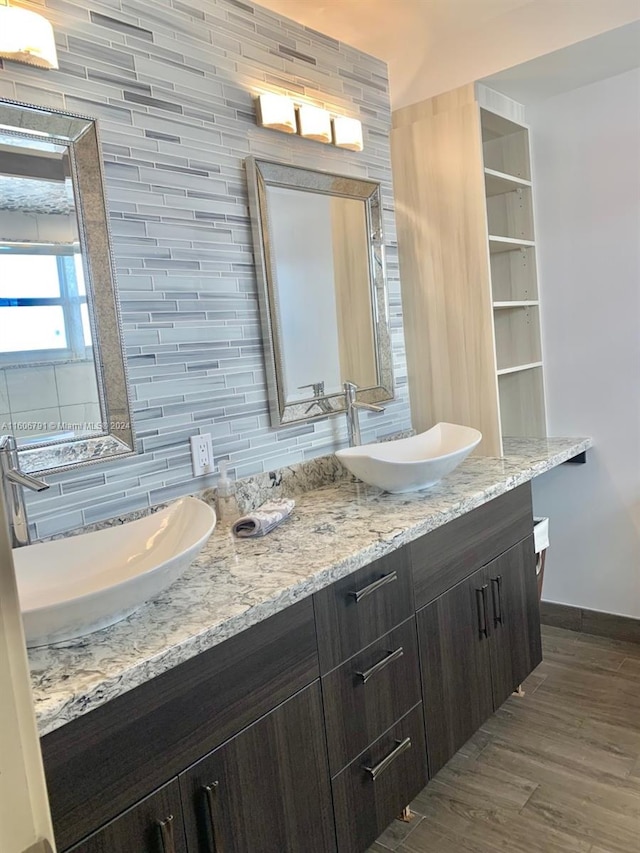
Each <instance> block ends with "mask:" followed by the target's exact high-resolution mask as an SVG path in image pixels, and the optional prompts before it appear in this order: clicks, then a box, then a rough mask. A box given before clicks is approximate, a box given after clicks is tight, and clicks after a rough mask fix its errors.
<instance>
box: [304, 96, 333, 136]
mask: <svg viewBox="0 0 640 853" xmlns="http://www.w3.org/2000/svg"><path fill="white" fill-rule="evenodd" d="M298 133H299V134H300V136H304V138H305V139H314V140H315V141H316V142H331V115H330V114H329V113H328V112H327V110H323V109H321V108H320V107H314V106H312V105H311V104H301V105H300V106H299V107H298Z"/></svg>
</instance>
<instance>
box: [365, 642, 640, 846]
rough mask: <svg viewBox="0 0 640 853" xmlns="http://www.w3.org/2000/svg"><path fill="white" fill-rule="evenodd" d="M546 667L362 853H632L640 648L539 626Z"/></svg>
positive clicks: (638, 835)
mask: <svg viewBox="0 0 640 853" xmlns="http://www.w3.org/2000/svg"><path fill="white" fill-rule="evenodd" d="M543 643H544V661H543V663H541V664H540V666H539V667H538V668H537V669H536V671H535V672H534V673H533V674H532V675H531V676H530V677H529V679H528V680H527V682H526V684H525V691H526V695H525V696H524V697H522V698H518V697H511V698H510V699H508V700H507V702H506V703H505V704H504V705H503V706H502V708H500V710H499V711H497V713H495V714H494V715H493V716H492V717H491V718H490V719H489V720H487V722H486V723H485V725H484V726H483V727H482V729H481V730H480V731H479V732H477V733H476V735H474V737H473V738H472V739H471V740H470V741H469V742H468V743H466V744H465V746H464V747H463V748H462V749H461V750H460V751H459V752H458V753H457V754H456V755H455V756H454V757H453V758H452V759H451V761H449V763H448V764H447V765H446V767H444V768H443V769H442V770H441V771H440V772H439V773H438V774H437V776H436V777H435V778H434V779H433V780H432V781H431V782H430V783H429V785H428V787H426V788H425V789H424V790H423V791H422V792H421V793H420V794H419V795H418V796H417V797H416V799H415V800H414V801H413V803H412V804H411V808H412V810H413V811H414V812H415V817H414V819H413V821H412V822H411V823H409V824H405V823H401V822H400V821H395V822H394V823H393V824H392V826H390V827H389V828H388V829H387V830H386V832H385V833H384V834H383V835H382V836H381V837H380V838H379V839H378V841H376V842H375V844H374V845H373V846H372V847H371V848H370V850H369V853H388V851H389V850H394V851H397V853H497V851H508V853H640V645H635V644H631V643H623V642H617V641H615V640H608V639H603V638H601V637H594V636H591V635H587V634H577V633H573V632H570V631H564V630H561V629H559V628H550V627H546V626H545V627H543Z"/></svg>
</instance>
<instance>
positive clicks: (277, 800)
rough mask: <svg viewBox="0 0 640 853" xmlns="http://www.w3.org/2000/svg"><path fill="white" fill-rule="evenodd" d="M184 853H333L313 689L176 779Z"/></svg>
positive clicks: (326, 780)
mask: <svg viewBox="0 0 640 853" xmlns="http://www.w3.org/2000/svg"><path fill="white" fill-rule="evenodd" d="M180 787H181V791H182V796H183V803H184V809H185V826H186V833H187V843H188V847H189V851H190V853H258V851H259V853H300V851H302V850H308V851H313V852H314V853H334V851H335V831H334V826H333V814H332V807H331V794H330V786H329V769H328V765H327V747H326V742H325V738H324V727H323V720H322V705H321V701H320V685H319V683H318V682H315V683H314V684H311V685H310V686H309V687H307V688H306V689H305V690H303V691H301V692H300V693H298V694H296V695H295V696H294V697H292V698H291V699H289V700H288V701H287V702H285V703H284V704H282V705H280V706H279V707H278V708H276V709H275V710H274V711H272V712H271V713H269V714H267V715H266V716H264V717H263V718H262V719H261V720H258V722H257V723H254V724H253V725H252V726H249V728H247V729H245V730H244V731H242V732H240V734H239V735H237V736H236V737H234V738H232V739H231V740H229V741H227V743H225V744H223V745H222V746H221V747H219V748H218V749H216V750H214V751H213V752H211V753H209V755H207V756H206V757H205V758H203V759H201V760H200V761H198V762H197V763H196V764H194V765H193V766H192V767H191V768H190V769H189V770H187V771H185V772H184V773H182V774H181V775H180Z"/></svg>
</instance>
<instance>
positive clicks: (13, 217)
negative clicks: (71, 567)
mask: <svg viewBox="0 0 640 853" xmlns="http://www.w3.org/2000/svg"><path fill="white" fill-rule="evenodd" d="M0 433H13V434H14V435H15V436H16V439H17V442H18V449H19V456H20V466H21V468H22V469H23V470H24V471H26V472H29V473H41V474H42V473H47V472H54V471H60V470H64V469H67V468H70V467H75V466H77V465H86V464H89V463H93V462H98V461H102V460H105V459H110V458H114V457H122V456H127V455H129V454H131V453H133V452H134V434H133V428H132V424H131V412H130V406H129V395H128V385H127V374H126V366H125V360H124V354H123V347H122V334H121V322H120V310H119V304H118V299H117V293H116V287H115V276H114V272H113V268H112V260H111V240H110V234H109V225H108V215H107V209H106V202H105V192H104V183H103V173H102V159H101V154H100V143H99V137H98V129H97V126H96V122H95V120H93V119H91V118H88V117H86V116H79V115H74V114H71V113H64V112H59V111H57V110H50V109H45V108H40V107H35V106H32V105H29V104H23V103H20V102H16V101H6V100H0Z"/></svg>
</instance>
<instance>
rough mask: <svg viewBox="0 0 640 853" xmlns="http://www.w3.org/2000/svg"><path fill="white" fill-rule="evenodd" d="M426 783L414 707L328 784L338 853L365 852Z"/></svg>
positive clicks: (419, 708) (421, 725)
mask: <svg viewBox="0 0 640 853" xmlns="http://www.w3.org/2000/svg"><path fill="white" fill-rule="evenodd" d="M373 774H375V778H374V776H373ZM427 779H428V775H427V752H426V748H425V741H424V721H423V718H422V705H417V706H416V707H415V708H414V709H413V710H412V711H410V712H409V713H408V714H407V715H406V716H405V717H403V718H402V719H401V720H400V721H399V722H398V723H397V724H396V725H395V726H394V727H393V728H392V729H390V730H389V731H387V732H385V734H384V735H383V736H382V737H381V738H378V740H377V741H376V742H375V743H373V744H372V745H371V746H370V747H368V749H366V750H365V751H364V752H362V753H361V754H360V755H359V756H358V757H357V758H356V759H354V760H353V761H352V762H351V764H349V765H348V767H345V769H344V770H343V771H342V773H339V774H338V776H336V777H335V778H334V779H333V780H332V783H331V784H332V788H333V807H334V814H335V819H336V834H337V838H338V853H362V851H363V850H366V849H367V848H368V847H369V845H370V844H371V843H372V842H373V841H375V839H376V838H377V837H378V836H379V835H380V833H381V832H383V830H384V829H386V827H387V826H388V825H389V824H390V823H391V821H392V820H393V819H394V818H395V817H397V816H398V815H399V814H400V812H401V811H402V809H403V808H404V807H405V806H407V805H408V804H409V803H410V802H411V800H412V799H413V798H414V797H415V796H416V794H418V793H419V792H420V791H421V790H422V789H423V788H424V786H425V785H426V784H427Z"/></svg>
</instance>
